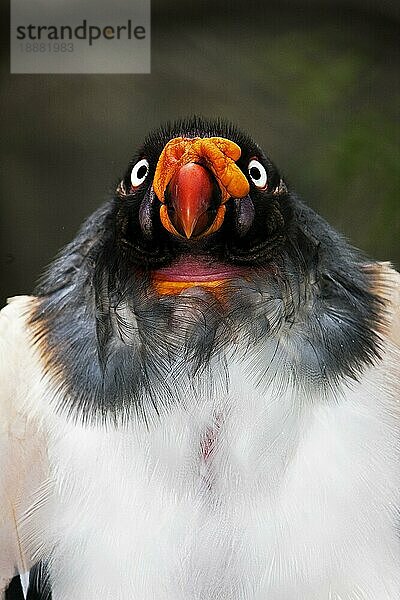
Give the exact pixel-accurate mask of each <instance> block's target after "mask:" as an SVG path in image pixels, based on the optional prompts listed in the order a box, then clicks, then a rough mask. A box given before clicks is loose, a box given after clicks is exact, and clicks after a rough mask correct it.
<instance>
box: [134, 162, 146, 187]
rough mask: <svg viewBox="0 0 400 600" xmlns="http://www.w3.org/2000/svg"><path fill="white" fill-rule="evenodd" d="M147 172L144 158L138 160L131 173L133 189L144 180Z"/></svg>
mask: <svg viewBox="0 0 400 600" xmlns="http://www.w3.org/2000/svg"><path fill="white" fill-rule="evenodd" d="M148 172H149V163H148V161H147V160H146V159H145V158H142V160H139V162H137V163H136V165H135V166H134V167H133V169H132V171H131V183H132V187H133V188H137V187H138V186H139V185H140V184H141V183H143V181H144V180H145V179H146V177H147V175H148Z"/></svg>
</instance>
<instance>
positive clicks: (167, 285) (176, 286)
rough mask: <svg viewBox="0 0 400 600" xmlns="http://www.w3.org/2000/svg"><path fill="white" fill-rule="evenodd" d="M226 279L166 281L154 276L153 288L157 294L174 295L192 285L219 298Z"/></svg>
mask: <svg viewBox="0 0 400 600" xmlns="http://www.w3.org/2000/svg"><path fill="white" fill-rule="evenodd" d="M226 282H227V279H218V280H215V281H168V280H166V279H161V278H158V277H154V279H153V283H154V288H155V290H156V292H157V293H158V294H161V295H163V296H164V295H166V296H174V295H175V294H180V293H181V292H183V291H185V290H187V289H188V288H192V287H202V288H203V289H205V290H208V291H210V292H212V293H213V294H214V295H215V296H216V297H217V298H221V297H222V296H223V292H224V287H223V286H224V284H225V283H226Z"/></svg>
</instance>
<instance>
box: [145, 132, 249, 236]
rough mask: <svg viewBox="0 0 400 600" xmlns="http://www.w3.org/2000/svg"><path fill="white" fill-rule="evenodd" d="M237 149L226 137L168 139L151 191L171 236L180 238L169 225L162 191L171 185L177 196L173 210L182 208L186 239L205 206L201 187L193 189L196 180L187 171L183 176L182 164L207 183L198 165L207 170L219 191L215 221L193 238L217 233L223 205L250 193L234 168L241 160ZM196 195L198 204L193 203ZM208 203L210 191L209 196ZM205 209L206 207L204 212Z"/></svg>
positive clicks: (223, 214)
mask: <svg viewBox="0 0 400 600" xmlns="http://www.w3.org/2000/svg"><path fill="white" fill-rule="evenodd" d="M240 154H241V150H240V147H239V146H238V145H237V144H235V143H234V142H231V141H230V140H227V139H225V138H220V137H213V138H182V137H178V138H174V139H172V140H170V141H169V142H168V143H167V144H166V146H165V147H164V149H163V151H162V152H161V155H160V158H159V160H158V163H157V167H156V171H155V174H154V181H153V188H154V191H155V193H156V195H157V197H158V199H159V200H160V202H161V203H162V206H161V209H160V218H161V222H162V224H163V225H164V227H165V228H166V229H167V230H168V231H169V232H170V233H172V234H174V235H176V236H178V237H183V236H182V233H180V232H178V231H177V229H176V227H175V226H174V224H173V223H172V222H171V219H170V217H169V213H168V207H167V206H166V204H165V201H166V200H165V191H166V189H167V186H168V185H169V184H173V187H174V189H175V188H176V190H175V192H176V194H178V197H177V198H175V206H174V208H175V209H178V212H179V210H180V209H181V208H182V220H183V221H184V227H183V229H184V234H185V235H186V237H187V238H189V237H191V236H192V235H193V231H194V228H195V225H196V222H197V220H198V219H199V218H200V217H201V214H202V213H201V210H203V209H202V207H201V206H200V204H201V203H202V204H204V205H205V204H206V201H205V198H204V197H203V196H204V190H203V187H204V186H203V187H201V186H200V185H198V186H197V187H196V185H197V184H196V178H195V177H192V178H190V176H189V171H187V173H185V177H183V172H184V167H185V165H189V163H192V165H193V167H196V166H197V172H196V171H195V170H194V169H193V175H194V174H196V176H197V179H198V180H199V181H200V180H203V181H204V182H205V183H206V175H205V174H203V175H202V174H201V167H199V165H201V166H202V167H204V168H205V169H207V170H208V171H210V172H211V173H212V174H213V175H214V177H215V180H216V182H217V183H218V185H219V188H220V190H221V204H220V206H219V207H218V208H217V212H216V215H215V218H214V221H213V222H212V223H211V225H210V226H209V227H207V228H205V229H204V230H203V231H201V232H200V234H199V235H195V236H194V237H203V236H205V235H210V234H211V233H214V232H215V231H217V230H218V229H219V228H220V227H221V225H222V223H223V220H224V216H225V210H226V209H225V206H224V205H225V203H226V202H227V201H228V200H229V198H243V197H244V196H246V195H247V194H248V193H249V190H250V186H249V182H248V181H247V179H246V177H245V176H244V174H243V173H242V171H241V170H240V169H239V167H238V166H237V165H236V163H235V161H237V160H238V159H239V158H240ZM175 182H178V184H179V182H180V185H181V189H179V190H178V188H177V185H178V184H175ZM178 192H179V193H178ZM196 195H198V201H196ZM209 202H211V192H210V193H209ZM204 210H206V207H205V209H204Z"/></svg>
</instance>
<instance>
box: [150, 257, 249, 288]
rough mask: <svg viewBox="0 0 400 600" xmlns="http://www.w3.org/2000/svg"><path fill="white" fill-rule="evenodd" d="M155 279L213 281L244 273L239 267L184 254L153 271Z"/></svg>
mask: <svg viewBox="0 0 400 600" xmlns="http://www.w3.org/2000/svg"><path fill="white" fill-rule="evenodd" d="M154 275H155V277H156V278H157V279H164V280H168V281H199V282H200V281H215V280H219V279H233V278H234V277H240V276H243V275H244V270H243V269H242V268H241V267H235V266H233V265H227V264H224V263H218V262H215V261H212V260H210V261H207V260H206V259H205V258H203V257H202V258H196V257H193V256H185V257H181V258H179V259H178V260H177V261H176V262H175V263H173V264H172V265H170V266H169V267H164V268H162V269H158V270H157V271H155V272H154Z"/></svg>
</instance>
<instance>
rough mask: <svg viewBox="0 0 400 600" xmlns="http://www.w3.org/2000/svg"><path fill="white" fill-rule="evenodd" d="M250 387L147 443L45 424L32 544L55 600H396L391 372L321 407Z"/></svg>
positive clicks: (172, 421)
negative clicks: (43, 485)
mask: <svg viewBox="0 0 400 600" xmlns="http://www.w3.org/2000/svg"><path fill="white" fill-rule="evenodd" d="M245 372H246V367H245V365H241V364H234V365H232V368H231V370H230V374H229V385H228V388H227V392H226V393H225V394H222V393H221V391H220V392H219V393H218V392H216V393H215V394H214V395H210V397H201V398H196V397H195V396H193V397H190V396H189V397H188V398H187V402H186V406H185V407H182V406H179V405H177V406H176V407H175V408H174V409H173V410H172V411H171V412H170V414H168V415H163V416H162V417H160V419H159V421H158V423H155V424H154V423H153V424H152V425H151V426H150V427H149V428H146V426H145V424H144V423H143V422H137V423H129V424H127V425H125V426H124V427H119V428H117V429H115V428H108V429H105V428H103V427H98V428H93V427H82V426H80V425H76V424H72V423H71V422H69V423H68V422H67V421H66V420H65V419H63V418H61V417H56V416H54V414H53V413H52V412H49V413H48V414H47V416H46V417H45V419H44V423H45V426H46V427H48V431H49V434H50V437H49V463H50V483H49V484H48V485H47V489H46V492H45V496H46V500H44V501H40V502H39V505H40V508H39V509H37V510H36V511H35V512H34V516H33V517H32V519H31V522H30V524H29V527H28V529H29V531H30V534H29V537H30V538H31V539H35V537H37V539H43V537H44V538H45V539H46V546H47V549H48V550H49V549H51V550H52V554H51V559H50V572H51V579H52V589H53V600H70V599H71V598H75V599H82V600H95V599H96V600H98V599H100V598H101V599H111V598H112V599H125V598H135V599H136V598H137V599H138V600H139V599H140V600H156V599H157V600H159V599H160V598H162V599H165V600H188V599H190V600H192V599H193V600H195V599H198V600H214V599H216V598H218V599H221V600H222V599H224V600H250V599H251V600H395V598H397V597H399V594H400V576H399V573H398V568H397V565H398V561H399V558H400V545H399V540H398V538H397V537H396V528H395V526H394V520H395V509H394V506H396V505H397V506H398V504H399V502H398V500H399V499H398V489H399V485H398V484H399V479H400V477H399V472H398V463H397V461H398V455H397V454H396V451H395V447H396V442H395V438H394V435H395V434H394V412H393V411H394V401H392V400H391V399H390V396H389V394H388V393H387V392H386V391H385V386H386V382H385V381H384V379H383V376H382V374H381V373H382V369H380V370H379V371H378V369H376V368H375V369H372V370H371V378H370V377H366V378H364V380H363V381H362V382H361V383H360V384H353V389H350V388H348V389H344V390H343V394H342V395H341V396H340V395H337V394H336V397H335V398H325V399H321V398H311V396H310V397H308V398H306V397H301V396H299V395H296V394H295V393H294V392H291V391H290V389H287V390H286V391H282V392H280V393H279V392H276V391H275V392H273V391H271V389H270V390H268V389H266V390H263V389H261V388H260V387H256V386H255V385H253V384H252V383H251V382H250V381H249V380H248V377H246V375H245ZM372 379H373V380H372ZM377 390H380V392H379V395H378V392H377ZM51 482H52V483H51ZM35 530H36V531H35Z"/></svg>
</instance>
